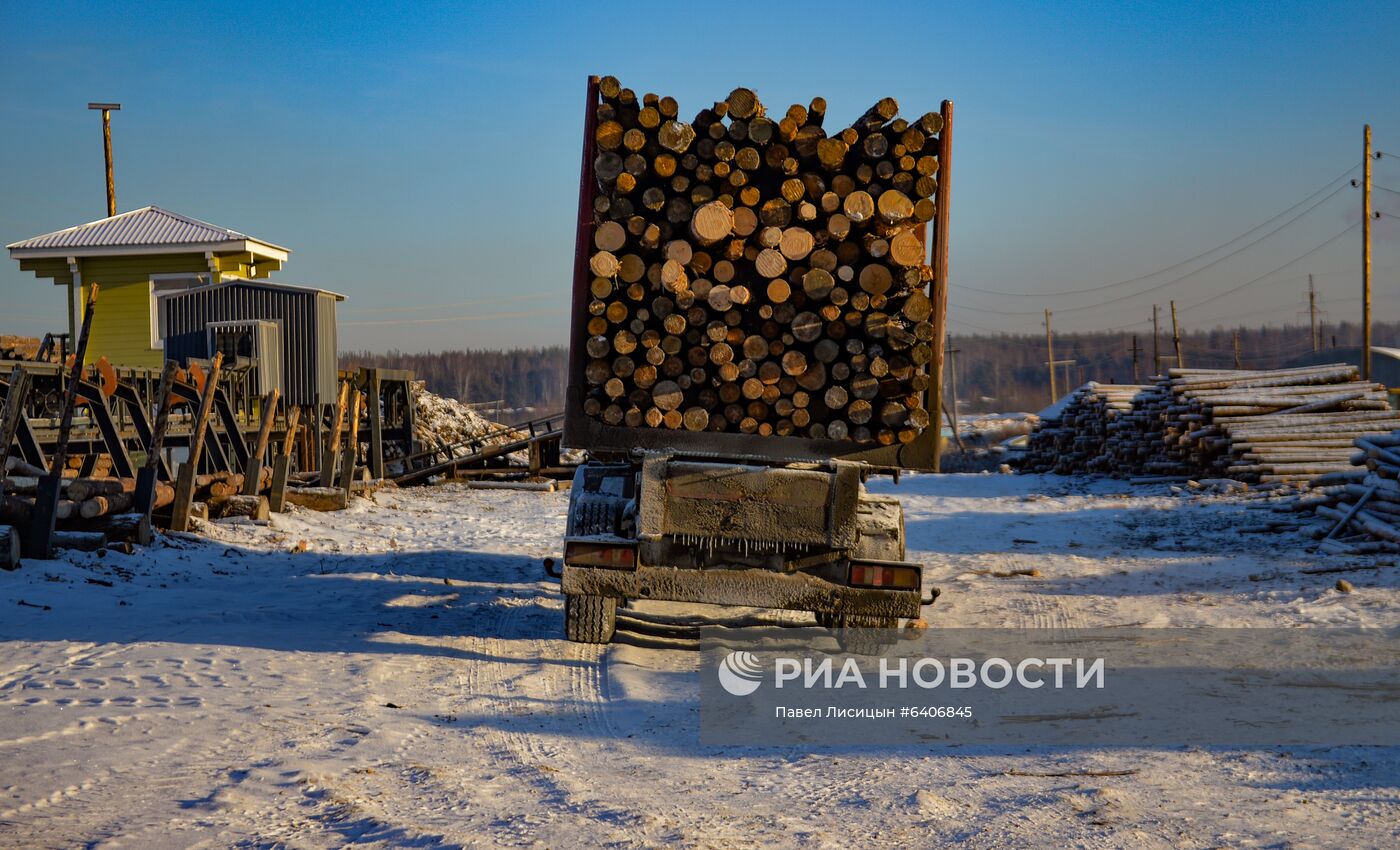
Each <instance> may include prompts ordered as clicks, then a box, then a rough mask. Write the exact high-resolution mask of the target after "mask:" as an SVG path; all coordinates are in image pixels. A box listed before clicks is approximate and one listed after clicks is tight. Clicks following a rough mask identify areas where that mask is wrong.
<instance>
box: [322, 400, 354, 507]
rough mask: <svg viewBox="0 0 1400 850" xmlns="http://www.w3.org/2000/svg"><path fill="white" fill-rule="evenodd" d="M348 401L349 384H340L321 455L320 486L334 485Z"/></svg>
mask: <svg viewBox="0 0 1400 850" xmlns="http://www.w3.org/2000/svg"><path fill="white" fill-rule="evenodd" d="M349 401H350V382H349V381H342V382H341V384H340V397H339V399H338V400H337V401H336V403H335V415H334V416H332V417H331V428H330V440H329V442H328V443H327V445H326V450H325V451H324V452H323V453H322V455H321V470H320V471H321V486H322V487H329V486H331V485H332V484H334V483H335V468H336V460H337V459H338V458H339V457H340V432H341V429H342V428H344V427H345V407H346V405H347V404H348V403H349Z"/></svg>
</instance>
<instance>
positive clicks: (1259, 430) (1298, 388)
mask: <svg viewBox="0 0 1400 850" xmlns="http://www.w3.org/2000/svg"><path fill="white" fill-rule="evenodd" d="M1106 386H1107V387H1108V388H1109V389H1105V387H1106ZM1111 388H1112V385H1102V384H1090V385H1086V386H1085V387H1083V388H1081V389H1080V390H1077V391H1076V397H1074V398H1072V399H1071V400H1070V404H1069V405H1067V406H1066V408H1065V412H1064V413H1063V414H1062V415H1061V418H1060V419H1059V420H1058V421H1051V422H1047V423H1046V424H1045V425H1043V426H1042V432H1049V433H1044V435H1043V436H1042V433H1040V432H1038V433H1037V434H1036V435H1035V436H1034V437H1033V438H1032V440H1033V442H1032V449H1031V452H1030V455H1029V457H1028V458H1027V462H1026V466H1025V467H1024V468H1025V469H1026V470H1027V471H1056V472H1096V471H1108V472H1113V473H1115V474H1130V475H1143V474H1147V475H1155V476H1182V477H1190V478H1203V477H1204V478H1232V479H1235V480H1239V481H1246V482H1250V483H1263V484H1277V483H1285V482H1307V481H1309V480H1310V479H1313V478H1315V477H1316V476H1319V475H1322V474H1325V473H1330V472H1343V471H1346V470H1349V469H1350V467H1351V454H1352V450H1353V446H1352V441H1353V440H1355V439H1357V438H1359V437H1366V436H1368V435H1379V434H1389V433H1390V432H1391V431H1392V430H1395V429H1397V428H1400V413H1398V412H1396V411H1393V410H1391V409H1390V405H1389V402H1388V401H1387V399H1386V394H1385V388H1384V386H1382V385H1381V384H1375V383H1369V382H1363V381H1361V380H1360V375H1359V373H1358V371H1357V369H1356V367H1354V366H1348V365H1345V364H1333V365H1325V366H1309V367H1304V368H1298V369H1274V370H1262V371H1241V370H1223V369H1172V370H1170V371H1169V372H1168V374H1167V375H1165V376H1163V377H1161V378H1160V379H1158V380H1157V383H1156V384H1155V386H1152V387H1131V388H1124V391H1123V392H1115V391H1114V390H1112V389H1111ZM1126 396H1130V398H1126V399H1125V397H1126ZM1125 405H1126V407H1127V409H1126V410H1125V409H1123V408H1124V406H1125ZM1061 455H1063V456H1064V459H1063V460H1062V459H1061V457H1060V456H1061Z"/></svg>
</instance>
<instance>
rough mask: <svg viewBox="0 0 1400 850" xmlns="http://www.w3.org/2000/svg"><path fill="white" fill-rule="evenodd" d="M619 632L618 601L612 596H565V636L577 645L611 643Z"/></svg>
mask: <svg viewBox="0 0 1400 850" xmlns="http://www.w3.org/2000/svg"><path fill="white" fill-rule="evenodd" d="M616 631H617V600H616V599H614V598H612V597H611V596H584V595H582V594H573V593H570V594H566V595H565V596H564V636H565V637H567V638H568V639H569V640H571V641H573V642H575V643H611V642H612V638H613V633H614V632H616Z"/></svg>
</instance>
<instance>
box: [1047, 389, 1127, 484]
mask: <svg viewBox="0 0 1400 850" xmlns="http://www.w3.org/2000/svg"><path fill="white" fill-rule="evenodd" d="M1153 389H1154V388H1153V387H1151V386H1139V385H1136V384H1100V383H1096V382H1093V381H1090V382H1089V383H1087V384H1085V385H1084V386H1082V387H1080V388H1079V389H1077V390H1075V391H1074V392H1072V393H1070V396H1069V399H1068V401H1067V402H1066V403H1065V405H1064V407H1063V408H1062V410H1061V411H1060V415H1059V417H1058V418H1053V419H1052V418H1046V419H1044V420H1042V421H1041V422H1040V424H1039V426H1038V427H1037V428H1036V430H1035V432H1034V433H1032V434H1031V438H1030V442H1029V445H1028V446H1027V451H1026V458H1025V460H1024V461H1023V462H1022V466H1021V468H1022V470H1023V471H1025V472H1055V473H1059V474H1061V475H1070V474H1074V473H1079V472H1113V471H1115V470H1116V469H1119V468H1121V467H1120V466H1119V465H1118V463H1121V462H1122V461H1121V459H1122V458H1126V457H1128V456H1132V457H1134V458H1136V457H1137V456H1138V454H1139V452H1141V451H1142V449H1143V441H1142V439H1141V435H1142V434H1143V433H1144V432H1143V430H1142V429H1141V428H1140V427H1139V422H1138V421H1137V419H1135V418H1134V416H1135V414H1136V413H1137V412H1138V408H1137V405H1138V404H1139V403H1140V401H1141V399H1142V398H1143V397H1144V394H1146V393H1149V392H1150V391H1152V390H1153ZM1116 460H1117V461H1118V463H1115V461H1116Z"/></svg>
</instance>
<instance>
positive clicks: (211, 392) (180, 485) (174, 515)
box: [170, 352, 224, 531]
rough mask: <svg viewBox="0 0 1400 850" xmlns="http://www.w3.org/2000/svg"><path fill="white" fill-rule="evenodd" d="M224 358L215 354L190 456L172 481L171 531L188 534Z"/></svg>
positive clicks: (195, 423) (196, 416)
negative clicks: (200, 462) (197, 478)
mask: <svg viewBox="0 0 1400 850" xmlns="http://www.w3.org/2000/svg"><path fill="white" fill-rule="evenodd" d="M223 364H224V355H223V352H219V353H217V354H215V355H214V362H213V364H212V365H211V367H210V370H209V377H208V378H207V379H206V381H205V384H204V394H203V396H202V397H201V398H200V401H199V411H198V412H197V413H196V414H195V419H194V430H193V431H192V432H191V434H190V450H189V457H188V458H186V460H185V462H184V463H183V464H181V465H180V472H179V475H177V476H176V482H175V502H174V504H173V505H171V507H170V529H171V530H172V531H189V526H190V505H191V504H193V502H194V479H195V476H196V475H197V474H198V473H199V458H200V455H201V454H202V453H203V450H204V438H205V435H206V434H207V432H208V429H209V414H210V413H211V412H212V411H213V409H214V396H215V394H216V393H217V392H218V389H219V370H220V369H222V368H223Z"/></svg>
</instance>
